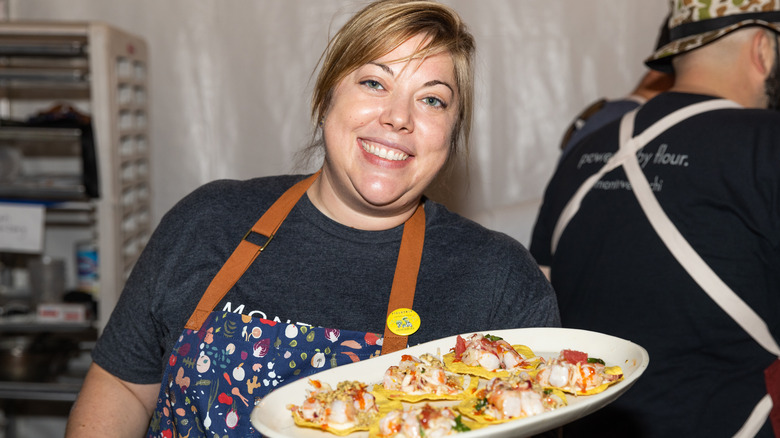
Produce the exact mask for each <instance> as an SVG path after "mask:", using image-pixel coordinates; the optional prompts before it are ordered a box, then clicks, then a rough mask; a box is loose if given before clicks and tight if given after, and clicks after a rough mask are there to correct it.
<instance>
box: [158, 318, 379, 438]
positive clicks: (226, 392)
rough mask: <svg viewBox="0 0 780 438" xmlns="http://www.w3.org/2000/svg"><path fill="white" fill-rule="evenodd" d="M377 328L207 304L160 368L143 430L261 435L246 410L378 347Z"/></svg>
mask: <svg viewBox="0 0 780 438" xmlns="http://www.w3.org/2000/svg"><path fill="white" fill-rule="evenodd" d="M381 343H382V342H381V336H380V335H377V334H374V333H365V332H355V331H343V330H336V329H328V328H321V327H309V326H302V325H295V324H284V323H277V322H273V321H268V320H265V319H260V318H253V317H250V316H247V315H242V314H237V313H231V312H212V313H211V314H210V315H209V317H208V318H207V319H206V321H205V323H204V324H203V326H202V327H201V329H200V330H197V331H195V330H185V331H184V332H183V333H182V335H181V337H180V338H179V340H178V342H177V343H176V345H175V346H174V348H173V352H172V354H171V356H170V358H169V360H168V366H167V367H166V371H165V374H164V375H163V380H162V383H163V384H162V385H161V388H160V395H159V397H158V400H157V408H156V410H155V412H154V414H153V415H152V420H151V423H150V425H149V430H148V432H147V436H148V437H164V438H173V437H182V438H185V437H199V436H209V437H219V438H222V437H233V436H240V437H247V436H260V434H259V433H258V432H257V431H255V430H254V428H253V427H252V425H251V423H250V421H249V416H250V414H251V412H252V409H253V408H254V406H255V404H256V403H257V402H259V401H260V400H261V399H262V398H263V397H264V396H265V395H266V394H268V393H269V392H271V391H272V390H273V389H275V388H277V387H279V386H282V385H284V384H286V383H290V382H292V381H294V380H297V379H300V378H303V377H307V376H310V375H312V374H314V373H317V372H320V371H323V370H325V369H328V368H333V367H336V366H339V365H344V364H348V363H353V362H357V361H360V360H364V359H368V358H371V357H374V356H379V354H380V353H381V348H382V347H381Z"/></svg>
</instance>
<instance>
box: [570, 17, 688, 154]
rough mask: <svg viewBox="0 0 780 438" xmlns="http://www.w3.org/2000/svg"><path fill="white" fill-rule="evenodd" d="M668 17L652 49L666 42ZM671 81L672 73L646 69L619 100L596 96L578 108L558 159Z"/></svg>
mask: <svg viewBox="0 0 780 438" xmlns="http://www.w3.org/2000/svg"><path fill="white" fill-rule="evenodd" d="M668 21H669V18H668V17H666V18H665V19H664V21H663V23H662V24H661V29H660V31H659V32H658V39H657V40H656V44H655V49H656V50H658V49H660V48H661V47H663V46H664V45H666V44H668V43H669V26H668ZM673 83H674V74H673V73H672V72H666V71H659V70H654V69H648V70H647V71H646V72H645V74H644V75H643V76H642V78H641V79H640V80H639V83H638V84H637V85H636V87H635V88H634V89H633V90H632V91H631V93H629V94H628V95H627V96H625V97H622V98H620V99H606V98H600V99H597V100H596V101H595V102H593V103H591V104H590V105H588V106H587V107H585V109H584V110H582V111H581V112H580V113H579V114H578V115H577V117H575V118H574V121H573V122H572V123H571V124H570V125H569V127H568V128H567V129H566V132H565V133H564V134H563V138H562V139H561V145H560V149H561V158H563V157H564V156H566V154H568V153H569V151H570V150H571V148H572V147H574V145H575V144H577V143H579V141H580V140H582V139H583V138H585V137H586V136H587V135H588V134H590V133H591V132H593V131H595V130H597V129H599V128H601V127H602V126H604V125H606V124H607V123H609V122H612V121H614V120H617V119H619V118H620V117H621V116H622V115H623V114H625V113H627V112H629V111H631V110H633V109H635V108H636V107H638V106H639V105H642V104H643V103H645V102H647V101H648V100H650V99H652V98H653V97H655V96H656V95H657V94H658V93H661V92H664V91H666V90H668V89H669V88H670V87H671V86H672V84H673Z"/></svg>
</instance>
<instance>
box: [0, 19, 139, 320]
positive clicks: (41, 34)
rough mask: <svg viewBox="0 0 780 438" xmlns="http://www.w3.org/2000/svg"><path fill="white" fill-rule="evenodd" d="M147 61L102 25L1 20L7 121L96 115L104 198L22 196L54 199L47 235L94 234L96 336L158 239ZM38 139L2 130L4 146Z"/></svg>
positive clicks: (1, 90)
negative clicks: (75, 112)
mask: <svg viewBox="0 0 780 438" xmlns="http://www.w3.org/2000/svg"><path fill="white" fill-rule="evenodd" d="M147 62H148V55H147V47H146V43H145V41H144V40H143V39H142V38H140V37H138V36H135V35H131V34H129V33H127V32H125V31H122V30H120V29H118V28H116V27H113V26H110V25H108V24H105V23H101V22H24V21H22V22H17V21H6V22H0V116H2V117H3V118H10V119H13V118H20V117H26V116H27V115H29V114H32V113H34V112H35V111H36V110H41V109H43V108H44V107H45V106H46V105H51V104H52V103H56V102H63V101H67V102H69V103H70V104H73V105H75V106H76V107H78V109H79V110H83V112H85V113H87V114H89V115H90V117H91V123H92V131H93V137H94V148H95V153H96V155H97V169H98V185H99V197H97V198H95V197H90V196H85V195H84V193H83V190H81V189H79V188H78V187H75V188H74V190H70V191H66V193H60V194H58V195H57V196H52V194H51V192H46V191H45V190H42V191H38V192H36V191H35V190H34V189H32V190H28V191H26V192H25V191H19V192H18V193H16V194H15V195H16V197H18V198H21V199H26V200H32V201H35V200H37V199H39V198H40V199H42V200H46V201H47V202H51V200H52V198H53V199H54V201H56V202H55V203H50V204H49V206H48V207H47V213H46V227H47V232H48V229H49V228H52V229H56V230H59V231H58V232H59V234H60V235H63V234H67V233H68V232H70V231H71V230H74V229H75V230H78V231H76V232H75V233H76V234H79V233H81V234H88V235H93V236H96V239H97V244H98V253H99V290H98V292H97V295H96V300H97V302H98V319H97V320H96V322H95V328H97V329H98V331H99V330H101V329H102V327H103V326H104V325H105V322H106V320H107V319H108V316H109V315H110V313H111V311H112V309H113V308H114V305H115V304H116V301H117V299H118V297H119V294H120V293H121V291H122V287H123V285H124V282H125V280H126V278H127V276H128V275H129V273H130V270H131V269H132V267H133V265H134V264H135V262H136V260H137V258H138V255H139V254H140V252H141V250H142V249H143V247H144V246H145V244H146V242H147V240H148V237H149V235H150V234H151V214H150V197H151V185H150V168H149V166H150V154H149V126H148V122H149V116H148V96H149V92H148V76H147V72H148V65H147ZM40 134H41V133H35V132H34V131H29V130H27V131H25V133H20V132H18V130H17V131H14V130H13V129H5V130H3V129H2V127H0V144H2V142H6V143H8V142H11V141H14V142H22V141H25V136H35V135H40ZM49 135H51V134H49ZM59 135H64V136H67V135H68V133H67V132H60V133H59ZM3 195H7V192H6V193H3ZM12 195H13V193H12ZM64 240H65V241H67V238H65V239H64ZM67 251H71V249H70V248H69V249H68V250H66V252H67ZM71 266H73V264H71Z"/></svg>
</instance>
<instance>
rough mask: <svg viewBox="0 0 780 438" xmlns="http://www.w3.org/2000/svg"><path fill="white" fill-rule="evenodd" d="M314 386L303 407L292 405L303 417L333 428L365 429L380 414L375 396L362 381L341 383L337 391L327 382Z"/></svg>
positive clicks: (313, 383)
mask: <svg viewBox="0 0 780 438" xmlns="http://www.w3.org/2000/svg"><path fill="white" fill-rule="evenodd" d="M311 383H312V385H313V386H314V387H315V389H313V390H309V394H308V396H307V397H306V400H304V402H303V404H302V405H301V406H300V407H297V406H292V407H291V408H292V409H293V411H294V412H297V413H298V415H300V417H301V418H303V419H304V420H305V421H309V422H311V423H316V424H322V425H324V426H327V427H329V428H332V429H341V430H344V429H350V428H353V427H358V426H366V425H367V424H368V422H369V421H370V419H371V417H373V416H374V415H375V414H376V413H378V412H379V409H378V407H377V406H376V403H375V400H374V396H373V395H371V393H369V392H367V391H366V390H365V386H366V385H365V384H363V383H360V382H349V381H345V382H340V383H339V384H338V387H337V388H336V390H333V389H331V386H330V385H328V384H327V383H320V382H318V381H311Z"/></svg>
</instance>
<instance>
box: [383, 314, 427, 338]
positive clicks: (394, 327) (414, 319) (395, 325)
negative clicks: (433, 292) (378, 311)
mask: <svg viewBox="0 0 780 438" xmlns="http://www.w3.org/2000/svg"><path fill="white" fill-rule="evenodd" d="M387 327H388V328H390V331H391V332H393V333H395V334H397V335H399V336H408V335H411V334H412V333H414V332H416V331H417V329H419V328H420V315H418V314H417V312H415V311H414V310H412V309H407V308H404V307H401V308H399V309H395V310H393V311H392V312H390V314H389V315H387Z"/></svg>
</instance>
